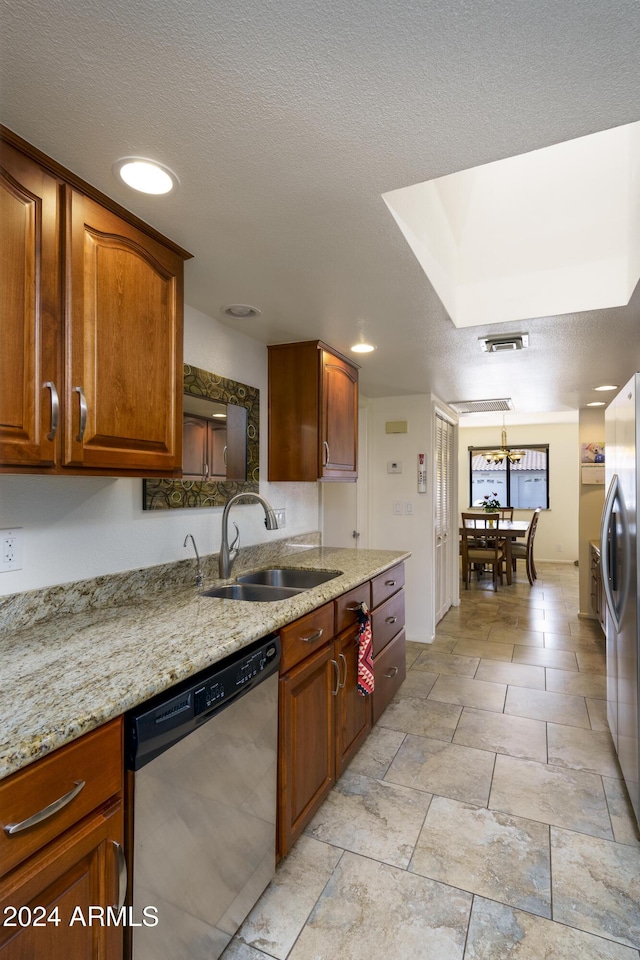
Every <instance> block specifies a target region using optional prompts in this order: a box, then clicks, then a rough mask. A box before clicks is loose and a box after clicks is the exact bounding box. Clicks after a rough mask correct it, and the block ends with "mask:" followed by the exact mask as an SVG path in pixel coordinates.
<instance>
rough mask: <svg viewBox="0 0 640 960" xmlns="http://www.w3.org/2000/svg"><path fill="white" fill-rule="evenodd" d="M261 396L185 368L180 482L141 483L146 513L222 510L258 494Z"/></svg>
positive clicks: (222, 379)
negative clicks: (244, 496) (241, 495)
mask: <svg viewBox="0 0 640 960" xmlns="http://www.w3.org/2000/svg"><path fill="white" fill-rule="evenodd" d="M259 440H260V391H259V390H258V389H257V387H250V386H248V385H247V384H244V383H237V382H236V381H235V380H228V379H227V378H226V377H220V376H217V375H216V374H214V373H209V372H208V371H207V370H200V369H199V368H198V367H194V366H191V365H190V364H185V366H184V416H183V455H182V463H183V478H182V479H181V480H159V479H155V478H153V479H147V480H143V483H142V487H143V503H142V505H143V508H144V509H145V510H174V509H181V508H183V507H222V506H224V505H225V504H226V503H227V501H228V500H230V499H231V497H233V496H235V495H236V494H237V493H258V481H259V456H260V443H259Z"/></svg>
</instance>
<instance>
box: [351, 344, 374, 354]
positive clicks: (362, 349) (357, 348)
mask: <svg viewBox="0 0 640 960" xmlns="http://www.w3.org/2000/svg"><path fill="white" fill-rule="evenodd" d="M373 350H375V347H374V346H373V345H372V344H370V343H354V345H353V346H352V347H351V351H352V353H371V352H372V351H373Z"/></svg>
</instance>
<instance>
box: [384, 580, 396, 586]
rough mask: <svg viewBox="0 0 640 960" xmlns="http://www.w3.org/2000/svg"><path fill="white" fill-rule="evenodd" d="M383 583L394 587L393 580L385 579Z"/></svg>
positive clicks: (394, 582)
mask: <svg viewBox="0 0 640 960" xmlns="http://www.w3.org/2000/svg"><path fill="white" fill-rule="evenodd" d="M384 585H385V587H395V585H396V581H395V580H385V582H384Z"/></svg>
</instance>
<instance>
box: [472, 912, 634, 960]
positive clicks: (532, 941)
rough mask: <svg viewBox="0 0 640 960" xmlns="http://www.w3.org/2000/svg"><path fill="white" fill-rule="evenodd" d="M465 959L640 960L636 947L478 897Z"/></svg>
mask: <svg viewBox="0 0 640 960" xmlns="http://www.w3.org/2000/svg"><path fill="white" fill-rule="evenodd" d="M464 957H465V960H543V958H545V960H547V958H548V960H636V958H637V954H636V951H635V950H631V949H630V948H629V947H625V946H622V944H619V943H613V942H612V941H611V940H603V939H602V937H595V936H593V935H592V934H590V933H585V932H584V931H583V930H574V929H573V928H572V927H567V926H564V925H563V924H559V923H553V922H552V921H550V920H545V919H544V918H542V917H536V916H533V915H532V914H531V913H525V912H523V911H522V910H515V909H514V908H513V907H508V906H506V905H505V904H503V903H495V902H494V901H492V900H484V899H483V898H481V897H474V900H473V908H472V911H471V923H470V924H469V935H468V937H467V948H466V950H465V954H464Z"/></svg>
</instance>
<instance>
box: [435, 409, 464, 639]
mask: <svg viewBox="0 0 640 960" xmlns="http://www.w3.org/2000/svg"><path fill="white" fill-rule="evenodd" d="M454 429H455V428H454V425H453V423H451V421H450V420H447V419H446V418H445V417H444V416H442V414H440V413H438V412H436V430H435V441H436V442H435V496H434V509H435V573H436V575H435V588H436V595H435V614H436V616H435V622H436V623H438V622H439V621H440V620H442V618H443V617H444V615H445V613H446V612H447V610H448V609H449V607H450V606H451V603H452V594H453V590H452V572H451V571H452V569H453V556H452V552H451V551H452V550H454V549H455V550H457V549H458V538H457V536H454V534H455V530H452V516H453V513H452V511H453V503H454V492H455V491H454V446H455V444H454Z"/></svg>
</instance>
